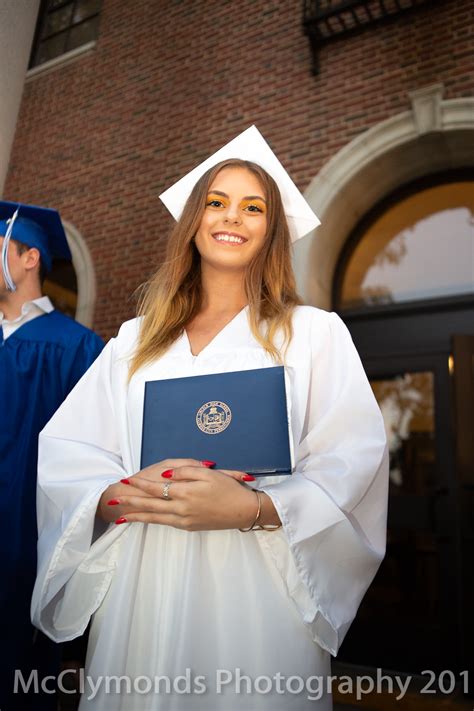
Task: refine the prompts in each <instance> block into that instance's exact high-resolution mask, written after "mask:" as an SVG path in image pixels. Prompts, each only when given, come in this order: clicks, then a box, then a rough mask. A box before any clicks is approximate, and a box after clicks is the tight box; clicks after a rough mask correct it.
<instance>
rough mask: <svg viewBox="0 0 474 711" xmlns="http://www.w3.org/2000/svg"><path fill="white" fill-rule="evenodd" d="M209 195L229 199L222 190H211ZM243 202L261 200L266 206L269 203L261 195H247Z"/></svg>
mask: <svg viewBox="0 0 474 711" xmlns="http://www.w3.org/2000/svg"><path fill="white" fill-rule="evenodd" d="M208 195H221V196H222V197H226V198H228V197H229V196H228V195H227V193H223V192H221V191H220V190H209V192H208ZM242 200H261V201H262V202H264V203H265V204H266V203H267V201H266V200H265V198H263V197H262V196H261V195H245V196H244V197H243V198H242Z"/></svg>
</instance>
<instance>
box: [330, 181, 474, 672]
mask: <svg viewBox="0 0 474 711" xmlns="http://www.w3.org/2000/svg"><path fill="white" fill-rule="evenodd" d="M332 300H333V307H334V309H335V310H337V311H338V312H339V313H340V314H341V316H342V318H343V319H344V321H345V322H346V324H347V326H348V327H349V330H350V331H351V334H352V337H353V339H354V341H355V343H356V346H357V348H358V350H359V353H360V354H361V357H362V360H363V363H364V366H365V368H366V371H367V373H368V376H369V379H370V380H371V384H372V387H373V389H374V392H375V394H376V397H377V399H378V401H379V404H380V406H381V409H382V412H383V414H384V419H385V423H386V429H387V434H388V439H389V445H390V451H391V467H390V505H389V520H388V531H389V532H388V544H387V555H386V558H385V560H384V562H383V564H382V567H381V569H380V571H379V574H378V575H377V577H376V579H375V581H374V583H373V585H372V587H371V589H370V590H369V593H368V595H367V596H366V598H365V600H364V602H363V604H362V606H361V609H360V612H359V615H358V617H357V620H356V622H355V623H354V625H353V627H352V629H351V631H350V632H349V634H348V637H347V640H346V642H345V643H344V645H343V647H342V650H341V655H340V656H341V658H342V659H345V660H346V661H350V662H353V663H357V664H365V665H368V666H374V667H383V668H385V669H395V670H399V671H402V672H408V673H420V672H422V671H423V670H425V669H431V670H433V671H435V672H441V671H442V670H445V669H448V670H452V671H453V672H461V671H462V669H463V668H469V666H470V665H471V668H472V651H470V645H468V644H467V639H469V638H470V635H469V631H472V629H473V625H474V615H473V613H472V606H471V599H472V592H473V584H472V570H471V569H472V529H471V523H470V522H471V521H472V519H473V517H474V506H473V483H474V458H473V450H472V444H469V441H470V440H472V432H473V431H474V411H473V409H472V408H473V405H472V403H473V395H474V373H473V371H472V368H471V367H470V363H471V359H472V358H473V355H474V171H472V170H469V169H466V170H457V171H454V172H448V173H442V174H437V175H432V176H430V177H429V178H426V179H423V180H418V181H414V182H412V183H410V184H408V185H405V186H403V187H402V188H399V189H398V190H396V191H395V192H394V193H392V194H391V195H389V196H388V197H386V198H385V199H384V200H382V201H381V202H380V203H379V204H378V205H376V206H375V207H374V208H373V209H372V210H371V211H369V213H368V214H367V215H365V216H364V217H363V218H362V219H361V221H360V222H359V224H358V225H357V226H356V228H355V229H354V231H353V232H352V234H351V235H350V237H349V239H348V240H347V242H346V244H345V247H344V249H343V251H342V253H341V256H340V258H339V261H338V264H337V266H336V272H335V279H334V287H333V299H332ZM463 442H464V443H465V444H462V443H463ZM463 458H464V459H466V458H467V460H466V461H465V462H464V463H463V462H462V461H461V460H462V459H463ZM469 459H470V464H469V461H468V460H469ZM469 531H471V533H470V532H469Z"/></svg>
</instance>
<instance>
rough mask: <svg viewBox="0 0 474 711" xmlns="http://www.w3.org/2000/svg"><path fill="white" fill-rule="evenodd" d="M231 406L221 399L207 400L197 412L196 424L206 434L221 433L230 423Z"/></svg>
mask: <svg viewBox="0 0 474 711" xmlns="http://www.w3.org/2000/svg"><path fill="white" fill-rule="evenodd" d="M231 419H232V412H231V411H230V407H229V406H228V405H226V404H225V402H221V401H220V400H211V402H205V403H204V405H203V406H202V407H200V408H199V410H198V411H197V414H196V424H197V426H198V427H199V429H200V430H201V431H202V432H205V434H219V432H223V431H224V430H225V429H227V427H228V426H229V425H230V421H231Z"/></svg>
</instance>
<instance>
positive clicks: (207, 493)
mask: <svg viewBox="0 0 474 711" xmlns="http://www.w3.org/2000/svg"><path fill="white" fill-rule="evenodd" d="M242 476H244V473H243V472H237V471H229V470H219V469H216V470H214V469H213V470H210V469H205V468H203V467H189V466H186V467H179V468H176V469H173V470H172V473H171V477H170V478H164V479H162V481H160V482H157V481H151V480H149V479H146V478H144V477H142V476H140V477H138V476H134V477H130V478H129V479H128V481H129V482H130V494H129V495H128V494H127V495H125V496H120V502H117V503H120V510H121V512H123V516H121V517H120V519H118V521H117V523H129V522H130V523H132V522H135V521H139V522H141V523H159V524H162V525H166V526H173V527H174V528H181V529H183V530H186V531H205V530H217V529H225V528H246V527H248V526H250V525H251V524H252V523H253V521H254V520H255V517H256V515H257V506H258V501H257V496H256V494H255V492H254V491H252V490H251V489H249V488H248V487H246V486H245V485H244V484H242V483H241V480H242ZM167 484H169V487H167V488H168V495H169V498H163V491H165V492H166V489H165V486H166V485H167ZM133 489H136V490H137V492H136V494H134V492H133ZM143 493H145V494H148V496H149V497H150V498H149V499H145V498H144V497H143ZM144 505H146V509H144Z"/></svg>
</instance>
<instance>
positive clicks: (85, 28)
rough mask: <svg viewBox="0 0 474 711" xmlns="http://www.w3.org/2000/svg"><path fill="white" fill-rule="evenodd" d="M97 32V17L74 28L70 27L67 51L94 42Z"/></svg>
mask: <svg viewBox="0 0 474 711" xmlns="http://www.w3.org/2000/svg"><path fill="white" fill-rule="evenodd" d="M98 30H99V16H97V17H93V18H92V19H90V20H86V21H85V22H82V23H81V24H80V25H77V26H76V27H72V28H71V30H70V32H69V39H68V43H67V50H68V51H69V50H71V49H75V48H76V47H80V46H81V45H83V44H87V42H91V41H92V40H95V39H96V37H97V34H98Z"/></svg>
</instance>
